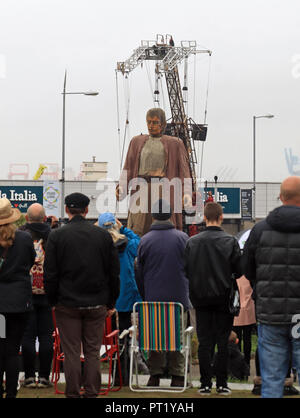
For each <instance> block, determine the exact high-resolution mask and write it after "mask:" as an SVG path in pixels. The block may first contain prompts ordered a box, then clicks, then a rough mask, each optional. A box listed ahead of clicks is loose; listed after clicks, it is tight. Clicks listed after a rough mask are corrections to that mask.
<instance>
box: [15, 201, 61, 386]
mask: <svg viewBox="0 0 300 418" xmlns="http://www.w3.org/2000/svg"><path fill="white" fill-rule="evenodd" d="M46 220H47V217H46V213H45V209H44V208H43V206H42V205H40V204H39V203H33V204H32V205H30V206H29V208H28V210H27V214H26V221H27V223H26V224H25V225H23V226H22V227H21V228H20V229H22V230H23V231H26V232H28V233H29V234H30V235H31V236H32V239H33V241H34V246H35V248H36V259H35V263H34V266H33V267H32V269H31V271H30V273H31V278H32V301H33V311H32V312H30V314H29V320H28V324H27V327H26V330H25V333H24V337H23V341H22V357H23V363H24V372H25V380H24V383H23V386H24V387H27V388H36V387H38V388H47V387H49V386H50V385H51V384H50V381H49V375H50V370H51V362H52V357H53V337H52V334H53V321H52V313H51V307H50V305H49V302H48V299H47V296H46V294H45V289H44V270H43V269H44V267H43V264H44V257H45V248H46V244H47V239H48V235H49V233H50V230H51V229H50V224H49V222H46ZM36 339H38V342H39V346H38V360H39V361H38V363H39V368H38V369H39V377H38V380H37V381H36V378H35V369H36V360H37V353H36V351H37V350H36Z"/></svg>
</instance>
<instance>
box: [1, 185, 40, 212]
mask: <svg viewBox="0 0 300 418" xmlns="http://www.w3.org/2000/svg"><path fill="white" fill-rule="evenodd" d="M4 197H6V198H7V199H8V200H10V202H11V204H12V206H13V207H14V208H17V209H19V210H20V211H21V212H22V213H26V212H27V209H28V208H29V206H30V205H32V204H33V203H40V204H41V205H42V204H43V187H41V186H1V185H0V199H2V198H4Z"/></svg>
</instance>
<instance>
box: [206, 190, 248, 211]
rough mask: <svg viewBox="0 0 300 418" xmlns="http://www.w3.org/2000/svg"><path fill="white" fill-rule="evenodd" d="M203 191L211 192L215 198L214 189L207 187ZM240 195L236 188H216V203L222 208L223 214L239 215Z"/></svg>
mask: <svg viewBox="0 0 300 418" xmlns="http://www.w3.org/2000/svg"><path fill="white" fill-rule="evenodd" d="M204 190H205V192H208V191H211V192H212V195H213V197H214V198H215V196H214V193H215V189H214V188H213V187H208V188H205V189H204ZM240 194H241V192H240V189H239V188H237V187H218V188H217V202H218V203H220V205H221V206H222V208H223V212H224V214H232V215H239V214H240V213H241V203H240V202H241V201H240Z"/></svg>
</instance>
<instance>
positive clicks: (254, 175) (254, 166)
mask: <svg viewBox="0 0 300 418" xmlns="http://www.w3.org/2000/svg"><path fill="white" fill-rule="evenodd" d="M263 118H265V119H272V118H274V115H271V114H268V115H262V116H253V189H252V196H253V198H252V220H253V221H254V222H255V218H256V212H255V209H256V208H255V204H256V119H263Z"/></svg>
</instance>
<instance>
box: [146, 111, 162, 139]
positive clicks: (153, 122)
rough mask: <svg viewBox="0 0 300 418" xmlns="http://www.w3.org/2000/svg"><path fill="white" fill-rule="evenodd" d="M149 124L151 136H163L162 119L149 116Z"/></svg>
mask: <svg viewBox="0 0 300 418" xmlns="http://www.w3.org/2000/svg"><path fill="white" fill-rule="evenodd" d="M147 125H148V131H149V135H151V136H154V137H155V136H161V131H162V129H161V121H160V119H159V118H158V117H157V116H154V117H153V118H152V117H150V116H149V117H148V118H147Z"/></svg>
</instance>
